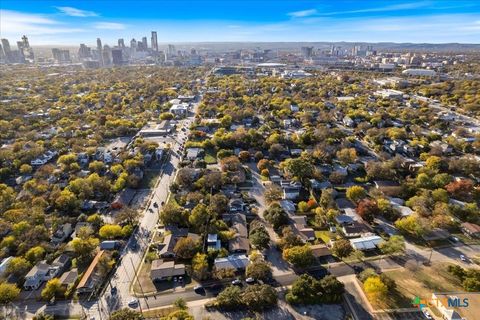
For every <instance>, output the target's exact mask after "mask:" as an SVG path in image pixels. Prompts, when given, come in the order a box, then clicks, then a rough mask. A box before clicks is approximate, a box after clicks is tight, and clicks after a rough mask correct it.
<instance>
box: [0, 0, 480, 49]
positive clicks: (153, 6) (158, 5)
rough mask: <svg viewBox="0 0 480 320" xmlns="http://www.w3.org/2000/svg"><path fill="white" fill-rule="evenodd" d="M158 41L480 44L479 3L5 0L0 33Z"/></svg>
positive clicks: (35, 39)
mask: <svg viewBox="0 0 480 320" xmlns="http://www.w3.org/2000/svg"><path fill="white" fill-rule="evenodd" d="M152 30H155V31H157V33H158V42H159V43H178V42H226V41H228V42H245V41H249V42H257V41H259V42H278V41H288V42H290V41H292V42H294V41H298V42H306V41H311V42H317V41H349V42H412V43H447V42H458V43H480V1H478V0H476V1H475V0H472V1H463V0H458V1H455V0H430V1H423V0H416V1H415V0H401V1H396V0H390V1H368V0H363V1H360V0H358V1H355V0H332V1H301V0H291V1H287V0H266V1H259V0H255V1H254V0H243V1H237V0H231V1H230V0H210V1H200V0H195V1H194V0H191V1H183V0H169V1H158V0H157V1H154V0H150V1H142V0H140V1H126V0H116V1H112V0H96V1H95V0H82V1H44V0H36V1H29V0H26V1H25V0H21V1H19V0H2V1H1V2H0V37H1V38H7V39H9V40H10V41H11V42H12V43H15V42H16V41H17V40H19V39H20V37H21V36H22V35H23V34H25V35H27V36H28V37H29V39H30V43H31V45H33V46H35V45H78V44H79V43H86V44H94V43H95V41H96V38H97V37H100V38H102V40H103V42H104V43H110V44H112V45H113V44H116V42H117V39H118V38H124V39H125V43H126V44H127V43H129V41H130V39H132V38H135V39H137V40H139V39H141V38H142V36H146V37H147V39H148V42H149V43H150V32H151V31H152Z"/></svg>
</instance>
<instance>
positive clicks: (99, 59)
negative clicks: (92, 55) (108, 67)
mask: <svg viewBox="0 0 480 320" xmlns="http://www.w3.org/2000/svg"><path fill="white" fill-rule="evenodd" d="M102 49H103V47H102V40H101V39H100V38H97V51H98V52H97V54H98V62H99V63H100V65H101V66H102V65H103V54H102Z"/></svg>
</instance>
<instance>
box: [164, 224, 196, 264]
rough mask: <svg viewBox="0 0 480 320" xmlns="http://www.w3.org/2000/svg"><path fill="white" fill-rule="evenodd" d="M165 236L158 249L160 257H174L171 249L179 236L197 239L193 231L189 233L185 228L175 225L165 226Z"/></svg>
mask: <svg viewBox="0 0 480 320" xmlns="http://www.w3.org/2000/svg"><path fill="white" fill-rule="evenodd" d="M166 231H167V232H166V236H165V237H164V239H163V244H162V248H161V249H160V251H159V254H160V257H162V258H175V252H174V251H173V249H174V248H175V245H176V244H177V241H178V240H179V239H180V238H185V237H190V238H192V239H193V240H198V238H199V236H198V235H197V234H194V233H189V232H188V229H187V228H177V227H175V226H167V227H166Z"/></svg>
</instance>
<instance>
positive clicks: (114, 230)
mask: <svg viewBox="0 0 480 320" xmlns="http://www.w3.org/2000/svg"><path fill="white" fill-rule="evenodd" d="M98 235H99V236H100V238H102V239H109V240H111V239H116V238H121V237H123V232H122V227H121V226H119V225H118V224H106V225H104V226H102V227H101V228H100V230H99V231H98Z"/></svg>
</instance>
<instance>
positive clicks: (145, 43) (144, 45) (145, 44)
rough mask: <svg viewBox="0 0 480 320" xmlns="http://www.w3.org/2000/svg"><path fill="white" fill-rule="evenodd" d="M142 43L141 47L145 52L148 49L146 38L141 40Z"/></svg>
mask: <svg viewBox="0 0 480 320" xmlns="http://www.w3.org/2000/svg"><path fill="white" fill-rule="evenodd" d="M142 43H143V47H144V48H145V50H147V49H148V42H147V37H143V38H142Z"/></svg>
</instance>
